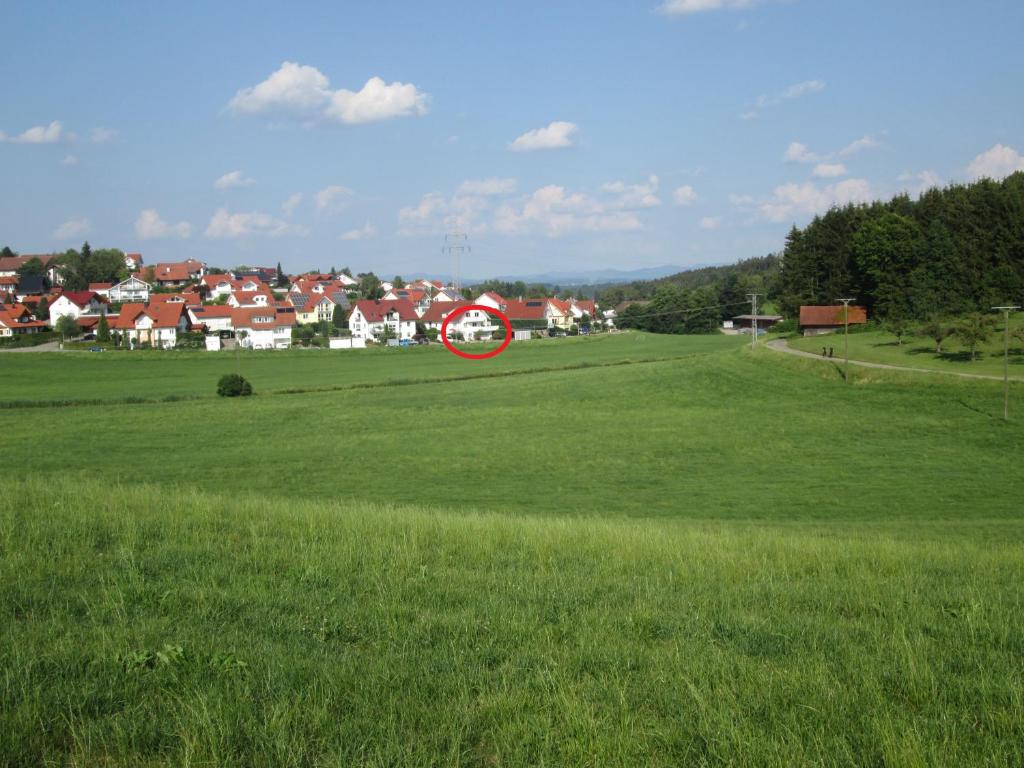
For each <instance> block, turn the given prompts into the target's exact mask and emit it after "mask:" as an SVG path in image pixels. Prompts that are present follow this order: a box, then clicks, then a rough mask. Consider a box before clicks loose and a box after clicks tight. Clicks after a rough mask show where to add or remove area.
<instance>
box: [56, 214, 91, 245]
mask: <svg viewBox="0 0 1024 768" xmlns="http://www.w3.org/2000/svg"><path fill="white" fill-rule="evenodd" d="M89 229H90V225H89V220H88V219H85V218H77V219H68V220H67V221H65V222H64V223H63V224H61V225H60V226H59V227H57V229H56V230H55V231H54V233H53V236H54V237H55V238H56V239H57V240H68V239H70V238H74V237H81V236H82V235H87V234H89Z"/></svg>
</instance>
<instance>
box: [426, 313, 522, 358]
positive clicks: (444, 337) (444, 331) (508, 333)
mask: <svg viewBox="0 0 1024 768" xmlns="http://www.w3.org/2000/svg"><path fill="white" fill-rule="evenodd" d="M471 309H482V310H483V311H484V312H489V313H490V314H492V315H497V316H498V317H499V318H501V322H502V324H503V325H504V326H505V341H503V342H502V343H501V346H500V347H498V348H497V349H492V350H491V351H490V352H481V353H480V354H478V355H474V354H470V353H469V352H463V351H462V350H461V349H456V348H455V347H454V346H453V345H452V343H451V342H450V341H448V323H449V322H451V321H452V320H453V319H455V318H456V317H458V316H459V315H461V314H463V313H464V312H469V310H471ZM441 341H443V342H444V345H445V347H447V348H448V351H449V352H452V353H454V354H456V355H458V356H459V357H464V358H466V359H467V360H486V359H487V358H488V357H494V356H495V355H500V354H501V353H502V352H504V351H505V347H507V346H508V343H509V342H510V341H512V323H510V322H509V319H508V316H507V315H506V314H505V313H504V312H501V311H500V310H497V309H495V308H494V307H487V306H484V305H483V304H466V305H464V306H461V307H459V308H458V309H456V310H455V311H454V312H452V313H451V314H450V315H448V317H446V318H445V319H444V322H443V323H441Z"/></svg>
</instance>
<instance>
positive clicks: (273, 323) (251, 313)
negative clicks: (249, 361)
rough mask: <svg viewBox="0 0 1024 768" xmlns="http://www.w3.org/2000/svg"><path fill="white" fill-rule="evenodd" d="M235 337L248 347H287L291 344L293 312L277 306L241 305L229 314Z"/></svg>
mask: <svg viewBox="0 0 1024 768" xmlns="http://www.w3.org/2000/svg"><path fill="white" fill-rule="evenodd" d="M231 324H232V326H233V327H234V331H235V338H237V339H238V343H239V344H240V345H241V346H243V347H247V348H250V349H288V348H289V347H290V346H291V345H292V327H293V326H294V325H295V313H293V312H287V311H283V310H281V309H279V308H278V307H272V306H271V307H241V308H238V309H234V310H233V311H232V316H231Z"/></svg>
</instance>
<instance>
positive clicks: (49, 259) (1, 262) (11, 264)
mask: <svg viewBox="0 0 1024 768" xmlns="http://www.w3.org/2000/svg"><path fill="white" fill-rule="evenodd" d="M59 257H60V254H56V253H43V254H34V255H26V256H5V257H3V258H0V277H15V276H16V275H17V274H18V270H19V269H21V267H23V266H24V265H25V264H26V263H27V262H29V261H31V260H32V259H39V261H41V262H42V264H43V269H44V270H45V271H44V274H45V275H46V277H47V279H48V280H49V281H50V284H51V285H59V284H62V283H63V282H64V278H63V276H62V275H61V273H60V267H59V266H58V265H57V259H58V258H59Z"/></svg>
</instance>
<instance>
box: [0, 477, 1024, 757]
mask: <svg viewBox="0 0 1024 768" xmlns="http://www.w3.org/2000/svg"><path fill="white" fill-rule="evenodd" d="M11 498H24V499H25V501H24V502H21V503H18V504H12V503H11V502H10V499H11ZM0 511H2V518H0V520H2V522H0V547H2V551H3V552H4V557H3V559H2V561H0V580H2V584H3V589H2V590H0V610H2V612H3V624H4V626H5V642H4V644H3V646H2V648H0V666H2V674H3V678H2V679H3V687H2V697H3V704H4V706H3V707H2V708H0V750H2V754H3V755H4V758H5V762H7V764H11V765H18V764H21V765H39V764H42V763H44V762H49V761H52V762H54V763H73V764H78V765H96V764H121V765H156V764H168V765H183V764H191V765H218V766H226V765H240V766H248V765H323V764H332V765H378V766H382V765H402V766H417V765H423V766H428V765H438V764H444V765H467V766H495V765H501V766H508V765H620V766H633V765H650V766H659V765H663V766H678V765H700V764H706V765H750V766H754V765H756V766H765V765H777V766H790V765H808V764H814V765H854V764H857V765H883V764H884V765H924V764H928V765H943V764H944V765H957V766H965V765H996V764H998V765H1018V764H1020V763H1021V761H1022V760H1024V748H1022V745H1024V726H1022V723H1024V699H1022V695H1021V693H1022V679H1021V670H1022V669H1024V667H1022V665H1021V660H1022V657H1024V644H1022V640H1021V638H1022V637H1024V632H1022V630H1024V626H1022V625H1021V606H1020V600H1021V592H1020V585H1021V579H1022V577H1024V568H1022V562H1024V560H1022V557H1021V554H1022V553H1021V528H1020V525H1019V524H1018V523H1017V522H1012V523H984V524H972V525H966V524H958V523H957V524H948V525H947V524H942V525H936V524H932V523H928V524H924V525H916V524H915V525H907V526H891V525H884V524H869V525H853V524H849V523H846V522H843V521H836V522H835V523H833V524H826V525H800V526H795V525H791V524H786V523H776V524H753V523H739V522H732V523H726V522H715V521H707V522H702V523H681V522H679V521H661V522H657V521H630V522H624V521H618V522H616V521H594V520H591V521H588V522H587V523H582V522H581V521H579V520H577V519H572V518H535V519H522V518H520V519H513V518H509V517H505V516H494V515H467V514H459V515H451V514H445V513H441V514H439V513H436V512H429V511H423V510H419V509H414V508H399V509H388V508H382V507H379V506H376V505H366V504H359V503H355V504H350V503H345V502H326V503H322V502H292V503H288V504H282V503H280V500H270V499H266V498H264V497H257V496H247V495H244V494H243V495H238V494H232V495H206V494H202V493H198V492H184V493H179V494H166V493H165V492H164V491H163V489H161V488H159V487H154V486H148V487H147V486H136V487H128V488H126V487H110V486H108V485H105V484H100V483H85V484H81V483H56V484H53V483H49V482H47V483H38V482H37V483H29V484H27V485H22V484H17V485H15V486H14V487H13V488H8V492H7V493H6V494H4V497H3V501H2V502H0ZM548 511H551V508H549V510H548Z"/></svg>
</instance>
